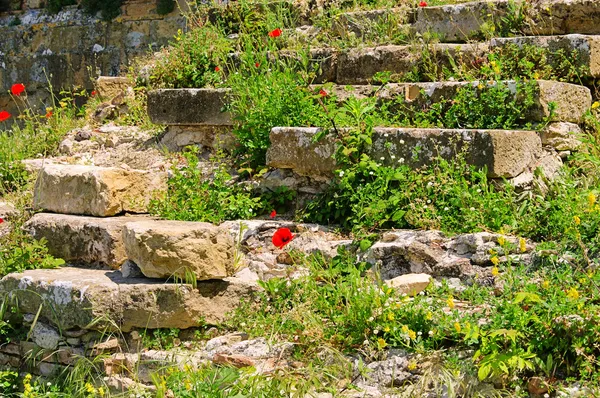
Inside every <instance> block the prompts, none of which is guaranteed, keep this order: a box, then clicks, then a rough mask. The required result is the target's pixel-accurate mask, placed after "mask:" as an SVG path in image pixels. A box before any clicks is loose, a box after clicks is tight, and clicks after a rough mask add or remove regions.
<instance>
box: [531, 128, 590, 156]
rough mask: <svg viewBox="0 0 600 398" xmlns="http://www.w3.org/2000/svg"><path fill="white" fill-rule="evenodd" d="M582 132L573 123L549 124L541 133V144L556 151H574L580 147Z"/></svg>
mask: <svg viewBox="0 0 600 398" xmlns="http://www.w3.org/2000/svg"><path fill="white" fill-rule="evenodd" d="M581 134H582V131H581V127H579V125H577V124H575V123H564V122H558V123H550V124H548V125H547V126H546V127H545V128H544V129H543V130H542V131H540V137H541V138H542V144H543V145H548V146H551V147H552V148H554V149H556V150H557V151H574V150H576V149H577V148H578V147H579V146H580V145H581V141H580V140H579V138H580V137H581Z"/></svg>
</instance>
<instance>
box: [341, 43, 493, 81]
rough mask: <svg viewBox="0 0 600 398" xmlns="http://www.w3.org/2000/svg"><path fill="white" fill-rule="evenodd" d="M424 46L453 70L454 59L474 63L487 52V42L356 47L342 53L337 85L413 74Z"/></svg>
mask: <svg viewBox="0 0 600 398" xmlns="http://www.w3.org/2000/svg"><path fill="white" fill-rule="evenodd" d="M424 47H426V48H427V51H428V53H429V54H430V55H429V56H430V57H432V59H434V60H435V61H434V62H436V63H438V65H439V67H442V66H446V67H450V66H451V64H450V61H451V60H452V59H458V60H461V61H462V62H464V63H467V64H471V62H472V61H474V60H475V59H477V58H479V57H483V56H485V54H486V52H487V50H488V45H487V43H473V44H445V43H437V44H431V45H412V46H397V45H385V46H378V47H370V48H353V49H350V50H346V51H340V53H339V55H338V62H337V75H336V78H335V82H336V83H338V84H368V83H371V82H372V80H373V76H374V75H375V74H376V73H378V72H391V73H392V74H395V75H400V76H402V75H404V74H406V73H408V72H411V71H412V70H413V68H414V67H415V65H416V64H417V63H418V62H419V61H421V60H422V59H423V56H424V55H423V54H424ZM330 81H334V80H330Z"/></svg>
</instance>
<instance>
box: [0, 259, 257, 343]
mask: <svg viewBox="0 0 600 398" xmlns="http://www.w3.org/2000/svg"><path fill="white" fill-rule="evenodd" d="M258 290H259V288H258V286H257V285H256V284H254V283H250V282H244V281H241V280H239V279H237V278H229V279H227V280H223V281H207V282H199V283H198V286H197V288H196V289H194V288H193V287H192V286H190V285H185V284H174V283H164V282H162V281H157V280H153V279H147V278H131V279H125V278H123V277H122V276H121V273H120V272H119V271H105V270H92V269H83V268H74V267H64V268H58V269H49V270H30V271H25V272H23V273H19V274H17V273H14V274H9V275H7V276H5V277H4V278H2V279H1V280H0V295H1V294H9V295H10V297H13V298H15V297H16V298H17V299H18V301H19V310H20V311H21V312H22V313H30V314H36V313H37V312H38V310H39V308H40V305H41V304H43V306H42V312H41V316H42V317H43V318H45V319H47V320H48V321H49V322H50V323H52V324H53V325H55V326H57V327H58V328H60V329H61V330H63V331H64V330H68V329H73V328H81V329H92V330H104V329H105V328H107V327H108V328H109V329H111V330H114V329H116V328H119V329H120V330H121V331H123V332H128V331H130V330H132V329H136V328H139V329H146V328H150V329H156V328H179V329H185V328H190V327H195V326H198V325H199V321H200V320H201V319H203V320H204V321H206V322H207V323H209V324H217V323H219V322H222V321H223V320H225V317H226V314H227V313H228V312H230V311H232V310H234V309H235V308H236V307H237V306H238V305H239V303H240V300H241V299H249V298H251V297H252V295H253V294H254V293H256V292H257V291H258Z"/></svg>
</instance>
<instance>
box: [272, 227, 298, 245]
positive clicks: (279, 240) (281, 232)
mask: <svg viewBox="0 0 600 398" xmlns="http://www.w3.org/2000/svg"><path fill="white" fill-rule="evenodd" d="M292 239H294V235H292V231H290V230H289V229H288V228H279V229H278V230H277V231H275V233H274V234H273V239H272V242H273V245H275V246H276V247H278V248H280V249H283V248H284V246H285V245H287V244H288V243H290V242H291V241H292Z"/></svg>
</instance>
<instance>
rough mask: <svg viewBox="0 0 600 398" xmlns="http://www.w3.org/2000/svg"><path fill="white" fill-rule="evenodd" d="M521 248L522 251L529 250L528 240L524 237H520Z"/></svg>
mask: <svg viewBox="0 0 600 398" xmlns="http://www.w3.org/2000/svg"><path fill="white" fill-rule="evenodd" d="M519 250H520V251H521V253H525V252H526V251H527V242H525V239H523V238H519Z"/></svg>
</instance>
